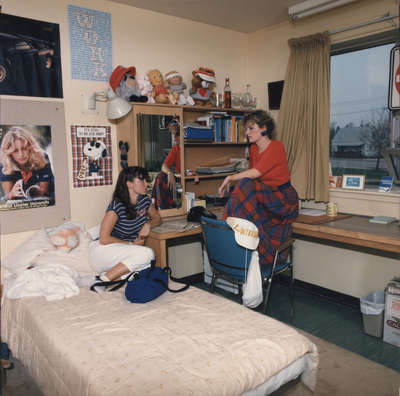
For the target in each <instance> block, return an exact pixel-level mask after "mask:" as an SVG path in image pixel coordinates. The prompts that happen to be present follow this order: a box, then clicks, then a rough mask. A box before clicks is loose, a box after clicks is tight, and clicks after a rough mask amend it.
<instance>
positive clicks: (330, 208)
mask: <svg viewBox="0 0 400 396" xmlns="http://www.w3.org/2000/svg"><path fill="white" fill-rule="evenodd" d="M337 214H338V206H337V203H335V202H328V204H327V205H326V215H327V216H329V217H335V216H337Z"/></svg>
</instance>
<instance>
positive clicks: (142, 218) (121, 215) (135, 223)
mask: <svg viewBox="0 0 400 396" xmlns="http://www.w3.org/2000/svg"><path fill="white" fill-rule="evenodd" d="M148 181H149V175H148V173H147V171H146V169H144V168H142V167H139V166H129V167H127V168H125V169H123V170H122V171H121V173H120V174H119V177H118V181H117V185H116V186H115V190H114V194H113V199H112V201H111V203H110V204H109V205H108V207H107V210H106V214H105V216H104V218H103V221H102V223H101V225H100V239H99V240H98V241H95V242H93V243H92V244H91V245H90V256H91V260H92V262H93V263H94V265H95V267H96V270H97V271H98V273H99V274H100V275H99V279H100V280H101V281H102V282H107V281H112V280H116V279H119V278H120V277H121V276H123V275H125V274H128V273H130V272H132V271H141V270H143V269H145V268H147V267H148V266H150V263H151V261H152V260H154V253H153V251H152V250H151V249H150V248H148V247H145V246H144V242H145V239H146V237H147V236H148V235H149V233H150V227H151V226H157V225H159V224H161V217H160V214H159V213H158V211H157V210H156V209H155V207H154V205H153V204H152V202H151V199H150V198H149V197H148V196H147V195H146V190H147V183H148Z"/></svg>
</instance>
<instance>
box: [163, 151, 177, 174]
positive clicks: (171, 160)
mask: <svg viewBox="0 0 400 396" xmlns="http://www.w3.org/2000/svg"><path fill="white" fill-rule="evenodd" d="M164 164H165V165H167V166H168V168H170V169H171V167H172V165H175V172H176V173H180V172H181V151H180V149H179V145H178V144H176V145H175V146H173V147H172V149H171V150H170V152H169V153H168V155H167V158H165V160H164Z"/></svg>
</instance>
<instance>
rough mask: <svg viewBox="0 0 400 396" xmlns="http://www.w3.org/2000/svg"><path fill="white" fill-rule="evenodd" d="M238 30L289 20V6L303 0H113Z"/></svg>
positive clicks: (256, 28) (248, 30)
mask: <svg viewBox="0 0 400 396" xmlns="http://www.w3.org/2000/svg"><path fill="white" fill-rule="evenodd" d="M112 1H115V2H116V3H122V4H127V5H131V6H134V7H137V8H142V9H145V10H150V11H156V12H160V13H162V14H168V15H173V16H176V17H180V18H186V19H190V20H192V21H197V22H203V23H207V24H209V25H215V26H220V27H223V28H227V29H231V30H235V31H237V32H243V33H251V32H255V31H256V30H259V29H262V28H265V27H266V26H269V25H274V24H276V23H279V22H283V21H286V20H288V18H289V17H288V7H290V6H292V5H294V4H298V3H301V2H303V1H304V0H112Z"/></svg>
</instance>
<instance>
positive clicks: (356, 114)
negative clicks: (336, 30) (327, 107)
mask: <svg viewBox="0 0 400 396" xmlns="http://www.w3.org/2000/svg"><path fill="white" fill-rule="evenodd" d="M395 34H398V33H397V32H390V33H385V34H380V35H375V36H373V37H369V38H368V37H367V38H364V39H361V40H354V41H351V42H347V43H342V44H338V45H336V46H335V45H334V46H332V52H331V116H330V117H331V118H330V131H329V134H330V163H331V169H332V174H333V175H334V176H341V175H343V174H354V175H365V176H366V183H367V184H370V185H371V184H372V185H377V184H379V181H380V179H381V177H382V176H386V175H388V170H387V166H386V163H385V161H384V158H383V150H384V149H385V148H388V147H394V146H393V144H394V143H393V141H394V133H396V131H394V132H392V127H391V125H392V113H391V111H390V110H389V109H388V87H389V69H390V51H391V49H392V48H393V47H394V43H395Z"/></svg>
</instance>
